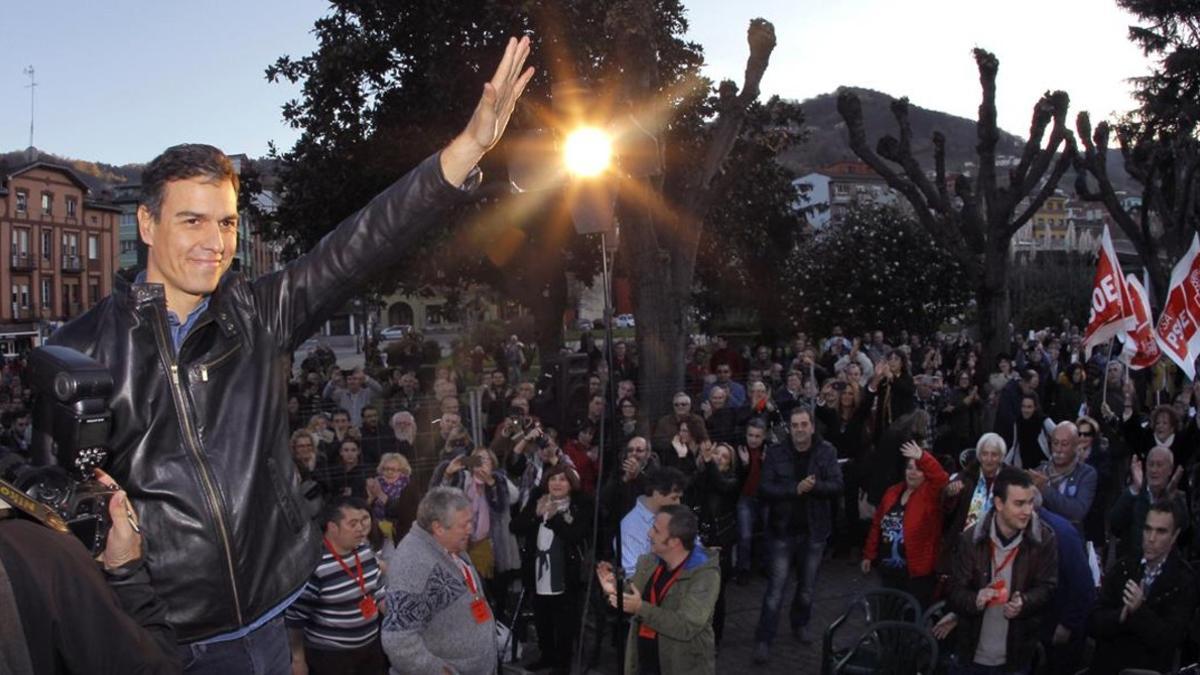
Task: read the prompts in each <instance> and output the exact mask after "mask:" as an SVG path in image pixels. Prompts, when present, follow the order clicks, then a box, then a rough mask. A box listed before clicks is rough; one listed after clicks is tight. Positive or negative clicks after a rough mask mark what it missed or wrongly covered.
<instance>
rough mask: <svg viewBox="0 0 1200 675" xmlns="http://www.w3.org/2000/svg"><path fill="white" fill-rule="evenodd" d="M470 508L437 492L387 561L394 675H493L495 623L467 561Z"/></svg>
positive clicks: (445, 490) (387, 622)
mask: <svg viewBox="0 0 1200 675" xmlns="http://www.w3.org/2000/svg"><path fill="white" fill-rule="evenodd" d="M471 530H472V523H471V503H470V502H469V501H467V497H466V495H464V494H463V492H462V490H459V489H458V488H452V487H437V488H433V489H432V490H430V491H429V493H428V494H426V495H425V498H424V499H422V500H421V504H420V506H418V507H417V527H414V528H412V529H411V530H409V532H408V534H407V535H405V536H404V539H402V540H400V543H399V544H398V545H397V546H396V552H395V553H394V554H393V555H392V556H391V557H390V558H389V559H388V565H387V580H388V587H389V589H390V590H389V591H388V593H387V595H386V596H385V597H386V604H387V608H388V613H387V615H386V616H385V617H384V620H383V649H384V651H385V652H386V653H387V656H388V660H389V661H390V662H391V666H392V668H391V671H390V672H391V673H392V675H406V674H408V673H412V674H413V675H430V674H432V673H470V674H471V675H487V674H488V673H495V672H496V656H497V652H496V622H495V620H494V619H493V618H492V612H491V610H490V609H489V608H488V604H487V600H486V599H485V598H484V596H483V581H482V579H480V577H479V572H478V571H476V570H475V566H474V565H472V564H471V560H470V558H468V557H467V554H466V550H467V542H468V541H469V539H470V536H471Z"/></svg>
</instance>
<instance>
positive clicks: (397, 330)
mask: <svg viewBox="0 0 1200 675" xmlns="http://www.w3.org/2000/svg"><path fill="white" fill-rule="evenodd" d="M411 332H412V326H410V325H408V324H403V325H400V326H388V327H387V328H384V329H383V330H381V331H379V337H380V338H382V339H383V340H385V341H386V340H399V339H400V338H402V337H404V336H405V335H408V334H409V333H411Z"/></svg>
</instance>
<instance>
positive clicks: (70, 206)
mask: <svg viewBox="0 0 1200 675" xmlns="http://www.w3.org/2000/svg"><path fill="white" fill-rule="evenodd" d="M67 217H68V218H74V217H75V198H74V197H67Z"/></svg>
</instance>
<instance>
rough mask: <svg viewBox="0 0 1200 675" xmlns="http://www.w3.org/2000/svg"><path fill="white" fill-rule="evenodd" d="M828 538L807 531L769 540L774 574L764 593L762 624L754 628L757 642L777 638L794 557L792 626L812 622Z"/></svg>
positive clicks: (771, 573)
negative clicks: (818, 573)
mask: <svg viewBox="0 0 1200 675" xmlns="http://www.w3.org/2000/svg"><path fill="white" fill-rule="evenodd" d="M825 540H826V537H820V538H814V537H812V536H810V535H807V534H801V535H792V536H787V537H774V536H773V537H771V538H770V539H769V540H768V543H767V548H768V555H769V556H770V560H769V562H768V564H769V565H770V567H769V572H770V578H769V579H768V581H767V592H766V593H765V594H764V595H763V602H762V612H761V613H760V614H759V615H758V627H757V628H756V629H755V630H754V641H755V642H766V643H767V644H770V643H771V641H772V640H774V639H775V633H776V631H777V630H778V628H779V610H780V605H781V604H782V603H783V591H784V589H785V588H786V587H787V582H788V577H789V576H791V570H792V560H793V557H794V558H795V564H796V594H795V595H794V596H793V597H792V607H791V610H790V611H789V618H790V623H791V627H792V630H796V629H798V628H800V627H802V626H807V625H808V620H809V618H811V616H812V602H813V591H814V590H815V589H816V585H817V571H818V570H819V569H820V568H821V556H822V554H823V553H824V552H825Z"/></svg>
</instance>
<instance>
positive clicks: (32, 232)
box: [0, 161, 120, 353]
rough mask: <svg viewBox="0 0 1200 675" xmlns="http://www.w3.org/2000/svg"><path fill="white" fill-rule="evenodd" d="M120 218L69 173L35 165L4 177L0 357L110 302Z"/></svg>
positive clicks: (0, 185) (0, 181) (0, 177)
mask: <svg viewBox="0 0 1200 675" xmlns="http://www.w3.org/2000/svg"><path fill="white" fill-rule="evenodd" d="M119 215H120V209H119V208H117V207H116V206H114V205H112V204H106V203H100V202H98V201H95V200H93V199H91V198H90V191H89V188H88V185H87V183H85V182H84V181H83V179H81V178H80V177H79V176H78V175H77V174H76V173H75V172H74V171H72V170H71V169H70V168H68V167H65V166H60V165H57V164H52V163H49V162H42V161H34V162H31V163H28V164H25V165H23V166H20V167H17V168H15V169H11V170H8V171H5V172H4V173H3V174H0V261H3V264H2V265H0V299H2V300H3V302H0V352H4V353H11V352H12V351H13V350H14V349H16V350H21V349H24V348H26V347H27V346H32V345H36V344H37V342H36V341H35V336H37V335H38V333H39V328H42V329H43V330H44V329H46V328H48V327H49V326H50V325H51V324H53V323H54V322H59V321H67V320H69V319H72V318H74V317H76V316H79V315H80V314H82V313H83V312H85V311H86V310H87V309H88V308H89V307H91V306H92V305H94V304H95V303H97V302H99V301H100V299H101V298H103V297H104V296H106V295H108V293H109V292H110V291H111V289H112V278H113V272H114V271H115V269H116V268H115V265H116V261H117V245H118V237H117V221H118V216H119Z"/></svg>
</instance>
